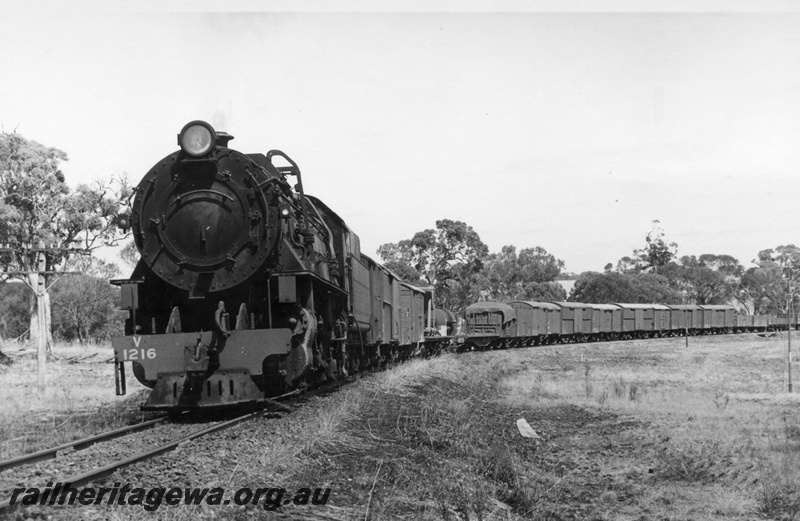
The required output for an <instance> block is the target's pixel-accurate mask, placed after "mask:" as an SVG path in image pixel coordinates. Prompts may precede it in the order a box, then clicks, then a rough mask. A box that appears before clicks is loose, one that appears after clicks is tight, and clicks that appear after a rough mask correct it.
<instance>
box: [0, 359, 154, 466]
mask: <svg viewBox="0 0 800 521" xmlns="http://www.w3.org/2000/svg"><path fill="white" fill-rule="evenodd" d="M20 347H21V346H20ZM7 350H8V351H9V352H16V351H17V349H16V348H12V349H7ZM53 354H54V359H52V360H50V361H48V363H47V386H46V394H45V396H43V397H42V396H39V394H38V366H37V359H36V353H35V350H29V351H24V352H23V354H21V355H17V356H13V360H14V363H13V364H12V365H10V366H0V378H1V379H2V383H3V395H2V397H3V399H2V404H1V405H0V459H8V458H12V457H15V456H19V455H22V454H27V453H30V452H35V451H37V450H41V449H44V448H49V447H52V446H55V445H59V444H61V443H66V442H68V441H72V440H75V439H79V438H83V437H85V436H90V435H92V434H97V433H99V432H102V431H105V430H108V429H112V428H116V427H121V426H123V425H128V424H130V423H132V422H133V421H137V420H139V419H141V418H142V413H141V412H139V410H138V406H139V403H140V402H141V401H142V394H141V392H140V391H138V390H134V393H133V394H129V395H128V396H116V395H115V391H114V374H113V365H112V364H110V363H105V362H106V361H107V360H108V359H109V358H110V357H111V356H112V355H113V354H112V351H111V347H110V346H108V345H101V346H97V345H91V346H80V345H56V346H55V347H54V348H53ZM71 362H73V363H71ZM129 383H130V382H129ZM139 387H140V386H136V389H139Z"/></svg>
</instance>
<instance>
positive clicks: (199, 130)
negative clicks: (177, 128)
mask: <svg viewBox="0 0 800 521" xmlns="http://www.w3.org/2000/svg"><path fill="white" fill-rule="evenodd" d="M216 141H217V133H216V132H215V131H214V128H213V127H212V126H211V125H209V124H208V123H206V122H205V121H192V122H190V123H187V124H186V126H185V127H183V129H182V130H181V133H180V134H178V145H180V147H181V150H183V151H184V152H186V153H187V154H189V155H190V156H192V157H201V156H204V155H206V154H208V153H209V152H210V151H211V149H212V148H214V143H215V142H216Z"/></svg>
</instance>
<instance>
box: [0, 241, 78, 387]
mask: <svg viewBox="0 0 800 521" xmlns="http://www.w3.org/2000/svg"><path fill="white" fill-rule="evenodd" d="M82 251H86V250H85V249H83V248H64V247H56V246H51V247H49V248H48V247H46V246H45V244H44V241H39V243H38V244H37V245H36V247H35V248H34V247H33V245H32V244H23V245H22V246H21V247H12V246H10V245H8V244H5V245H2V246H0V253H15V254H23V255H25V254H28V253H36V270H35V271H5V272H2V274H3V275H8V276H15V277H19V278H21V279H22V281H23V282H25V284H27V285H28V287H29V288H31V290H33V293H34V295H35V297H36V329H37V332H38V345H37V353H36V365H37V371H38V374H39V379H38V386H37V387H38V392H39V396H40V397H44V396H45V393H46V392H47V336H48V335H47V333H48V329H47V314H46V313H45V299H46V297H47V290H48V287H47V275H67V274H74V273H78V272H76V271H48V270H47V253H69V252H72V253H77V252H82ZM34 274H35V275H37V279H36V286H35V287H34V286H33V282H32V281H31V280H29V277H30V276H31V275H34Z"/></svg>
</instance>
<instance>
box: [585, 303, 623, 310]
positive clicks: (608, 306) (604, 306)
mask: <svg viewBox="0 0 800 521" xmlns="http://www.w3.org/2000/svg"><path fill="white" fill-rule="evenodd" d="M589 305H590V306H592V308H593V309H610V310H612V311H619V306H617V305H616V304H589Z"/></svg>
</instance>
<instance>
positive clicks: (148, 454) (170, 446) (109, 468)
mask: <svg viewBox="0 0 800 521" xmlns="http://www.w3.org/2000/svg"><path fill="white" fill-rule="evenodd" d="M263 412H264V411H263V410H258V411H254V412H251V413H248V414H244V415H242V416H239V417H237V418H234V419H232V420H228V421H226V422H223V423H219V424H217V425H212V426H211V427H207V428H205V429H202V430H199V431H195V432H193V433H191V434H188V435H186V436H184V437H182V438H179V439H177V440H174V441H171V442H169V443H165V444H164V445H161V446H158V447H156V448H154V449H151V450H147V451H144V452H140V453H138V454H135V455H133V456H131V457H129V458H126V459H124V460H122V461H117V462H115V463H110V464H108V465H106V466H104V467H100V468H96V469H94V470H90V471H89V472H86V473H84V474H81V475H79V476H74V477H71V478H66V479H59V481H60V482H61V483H63V484H64V486H66V485H67V484H69V486H70V487H73V488H77V487H80V486H83V485H85V484H87V483H91V482H92V481H95V480H97V479H100V478H104V477H106V476H110V475H111V474H113V473H114V472H116V471H117V470H118V469H121V468H123V467H127V466H128V465H132V464H133V463H137V462H139V461H143V460H146V459H150V458H152V457H155V456H158V455H160V454H164V453H166V452H169V451H171V450H174V449H175V448H177V447H178V445H180V444H181V443H186V442H187V441H191V440H193V439H195V438H199V437H200V436H205V435H206V434H211V433H213V432H216V431H220V430H223V429H227V428H228V427H233V426H234V425H236V424H239V423H242V422H244V421H248V420H252V419H254V418H256V417H257V416H259V415H261V414H262V413H263ZM11 506H12V505H11V498H8V499H4V500H3V501H1V502H0V512H1V511H3V510H6V509H8V508H9V507H11ZM48 506H49V505H48Z"/></svg>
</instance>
